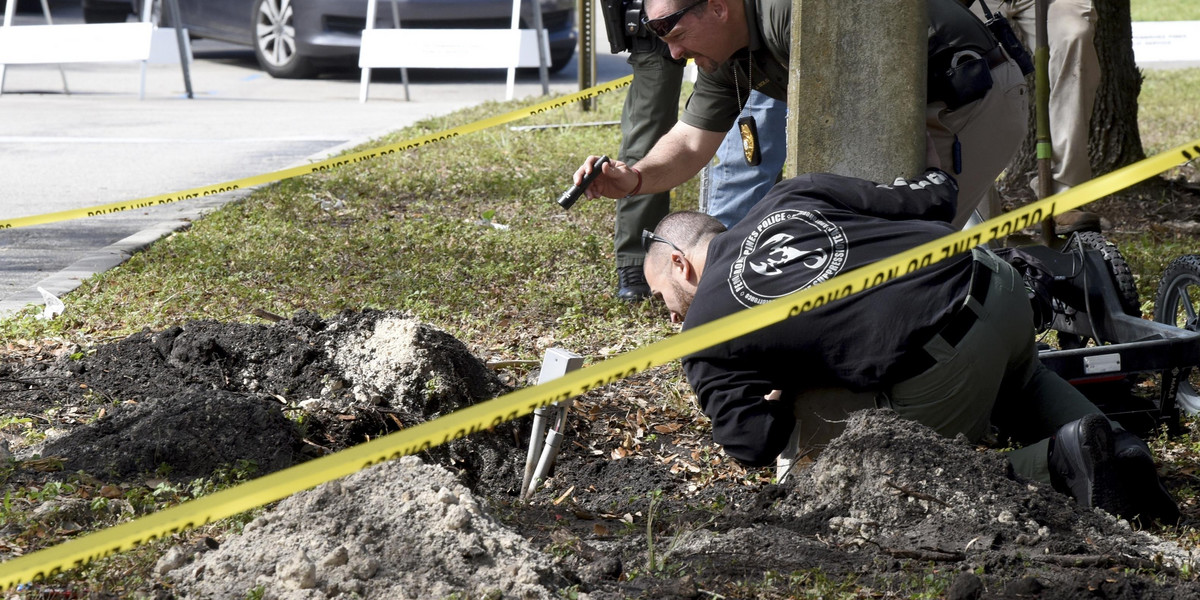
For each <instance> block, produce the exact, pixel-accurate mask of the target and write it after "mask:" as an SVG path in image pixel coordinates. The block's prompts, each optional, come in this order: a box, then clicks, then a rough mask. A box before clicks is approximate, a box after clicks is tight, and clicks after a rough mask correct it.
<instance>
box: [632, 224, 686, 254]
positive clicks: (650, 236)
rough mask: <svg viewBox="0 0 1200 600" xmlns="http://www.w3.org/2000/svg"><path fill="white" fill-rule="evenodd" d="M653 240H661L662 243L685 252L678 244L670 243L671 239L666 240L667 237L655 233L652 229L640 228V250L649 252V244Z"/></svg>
mask: <svg viewBox="0 0 1200 600" xmlns="http://www.w3.org/2000/svg"><path fill="white" fill-rule="evenodd" d="M654 242H662V243H664V244H666V245H668V246H670V247H672V248H674V249H675V250H676V251H678V252H679V253H680V254H685V252H684V251H683V250H681V249H680V248H679V246H676V245H675V244H672V243H671V240H668V239H667V238H665V237H663V236H661V235H657V234H655V233H654V232H653V231H650V230H649V229H643V230H642V250H645V251H647V252H649V251H650V245H651V244H653V243H654Z"/></svg>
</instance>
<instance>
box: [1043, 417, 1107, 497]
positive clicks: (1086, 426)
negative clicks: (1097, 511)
mask: <svg viewBox="0 0 1200 600" xmlns="http://www.w3.org/2000/svg"><path fill="white" fill-rule="evenodd" d="M1054 453H1055V462H1064V463H1065V465H1063V466H1065V467H1066V469H1067V472H1066V473H1062V476H1063V478H1064V479H1065V481H1063V483H1062V486H1061V487H1062V488H1066V489H1060V490H1059V491H1062V492H1065V493H1067V494H1070V495H1071V496H1072V497H1073V498H1075V501H1076V502H1078V503H1079V504H1080V505H1081V506H1085V507H1088V508H1091V507H1094V506H1099V507H1101V508H1105V505H1109V506H1111V505H1113V504H1114V502H1115V500H1117V499H1118V498H1114V497H1113V493H1112V492H1113V488H1114V485H1113V484H1114V483H1116V482H1115V477H1114V475H1115V474H1114V473H1113V468H1112V464H1111V463H1112V458H1113V456H1112V428H1111V427H1110V426H1109V424H1108V421H1107V420H1106V419H1105V418H1104V417H1103V416H1101V415H1088V416H1086V417H1084V418H1082V419H1079V420H1078V421H1074V422H1072V423H1068V424H1067V425H1066V426H1064V427H1063V428H1062V429H1060V430H1059V432H1058V435H1057V436H1056V439H1055V443H1054ZM1106 510H1107V509H1106Z"/></svg>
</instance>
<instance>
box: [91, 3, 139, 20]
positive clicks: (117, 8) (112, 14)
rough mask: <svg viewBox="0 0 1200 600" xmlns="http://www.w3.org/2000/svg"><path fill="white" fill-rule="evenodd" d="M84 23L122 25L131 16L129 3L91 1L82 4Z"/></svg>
mask: <svg viewBox="0 0 1200 600" xmlns="http://www.w3.org/2000/svg"><path fill="white" fill-rule="evenodd" d="M82 8H83V22H84V23H89V24H91V23H124V22H125V21H126V19H128V18H129V15H132V14H133V5H132V4H130V3H129V2H104V1H103V0H92V1H91V2H88V3H85V4H83V7H82Z"/></svg>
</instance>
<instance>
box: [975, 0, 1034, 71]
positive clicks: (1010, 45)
mask: <svg viewBox="0 0 1200 600" xmlns="http://www.w3.org/2000/svg"><path fill="white" fill-rule="evenodd" d="M979 8H982V9H983V14H984V16H986V17H987V21H984V23H983V24H984V25H986V26H987V28H988V31H991V32H992V36H993V37H995V38H996V41H997V42H1000V45H1001V46H1004V51H1005V52H1007V53H1008V56H1009V57H1011V58H1012V59H1013V60H1014V61H1016V63H1017V66H1018V67H1021V74H1022V75H1028V74H1030V73H1032V72H1033V58H1032V57H1030V56H1029V52H1028V51H1027V50H1025V46H1023V45H1021V40H1018V39H1017V34H1016V33H1015V32H1013V28H1012V25H1011V24H1009V22H1008V19H1005V18H1004V16H1003V15H1001V14H1000V13H999V12H997V13H994V14H993V13H992V11H990V10H988V6H987V2H985V1H984V0H979Z"/></svg>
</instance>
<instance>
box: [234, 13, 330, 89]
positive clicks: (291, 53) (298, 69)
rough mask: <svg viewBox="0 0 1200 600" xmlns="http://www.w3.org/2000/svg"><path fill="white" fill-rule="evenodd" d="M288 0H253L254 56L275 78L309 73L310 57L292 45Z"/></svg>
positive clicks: (291, 19) (293, 27)
mask: <svg viewBox="0 0 1200 600" xmlns="http://www.w3.org/2000/svg"><path fill="white" fill-rule="evenodd" d="M293 10H294V8H293V7H292V1H291V0H255V2H254V12H253V14H252V15H251V17H250V18H251V19H252V21H251V30H252V31H253V32H254V56H255V58H257V59H258V64H259V65H260V66H261V67H262V68H263V70H264V71H266V72H267V73H269V74H270V75H271V76H272V77H276V78H279V79H302V78H305V77H308V76H310V75H312V74H313V73H314V72H315V71H316V69H315V68H314V65H313V62H312V59H310V58H308V57H305V56H302V55H300V53H299V52H298V51H297V49H296V29H295V26H294V23H295V15H294V14H293V12H292V11H293Z"/></svg>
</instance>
